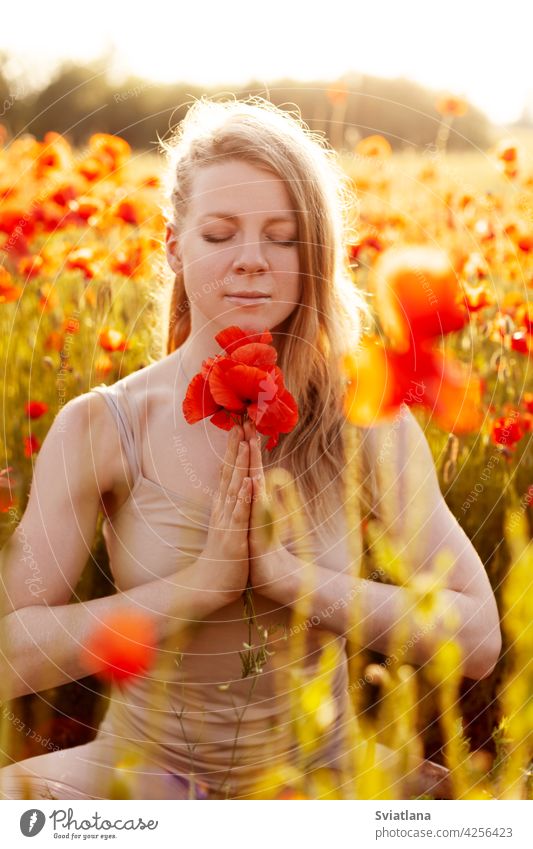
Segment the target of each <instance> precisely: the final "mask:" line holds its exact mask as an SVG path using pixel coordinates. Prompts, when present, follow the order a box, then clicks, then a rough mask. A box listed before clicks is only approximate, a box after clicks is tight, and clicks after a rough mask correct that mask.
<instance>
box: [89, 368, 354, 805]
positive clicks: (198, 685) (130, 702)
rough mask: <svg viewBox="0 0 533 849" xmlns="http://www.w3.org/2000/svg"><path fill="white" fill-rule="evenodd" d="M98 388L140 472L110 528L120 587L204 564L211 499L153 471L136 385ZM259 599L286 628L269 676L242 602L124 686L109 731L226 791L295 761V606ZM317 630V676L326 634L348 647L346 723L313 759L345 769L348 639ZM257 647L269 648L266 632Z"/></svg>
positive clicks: (343, 692) (338, 724)
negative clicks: (291, 632) (248, 646)
mask: <svg viewBox="0 0 533 849" xmlns="http://www.w3.org/2000/svg"><path fill="white" fill-rule="evenodd" d="M91 391H93V392H99V393H100V394H101V395H102V396H103V398H104V399H105V401H106V402H107V404H108V405H109V408H110V410H111V412H112V414H113V416H114V419H115V421H116V424H117V427H118V429H119V432H120V437H121V442H122V446H123V450H124V453H125V455H126V458H127V462H128V463H129V464H130V468H131V472H132V479H133V485H132V488H131V492H130V494H129V497H128V499H127V501H126V502H125V503H124V504H123V505H122V506H121V507H120V508H119V510H118V511H117V512H115V513H114V514H113V516H112V517H111V518H110V519H108V518H106V519H104V523H103V535H104V540H105V544H106V548H107V551H108V555H109V562H110V569H111V571H112V575H113V578H114V582H115V585H116V587H117V590H118V591H125V590H128V589H130V588H131V587H133V586H136V585H139V584H142V583H144V582H147V581H152V580H154V579H156V578H163V577H164V576H165V575H169V574H173V573H176V572H179V570H180V568H183V567H185V566H186V565H188V564H190V563H192V562H194V560H195V559H197V558H198V556H199V555H200V554H201V552H202V550H203V548H204V546H205V541H206V535H207V530H208V527H209V519H210V512H211V504H210V502H209V500H207V501H206V502H205V503H204V504H202V503H200V502H195V501H193V500H192V499H189V498H187V497H184V496H182V495H179V494H178V493H176V492H172V491H170V490H168V489H166V488H164V487H162V486H160V485H159V484H158V483H155V482H154V481H152V480H150V479H148V478H146V477H145V476H144V475H143V472H142V457H141V444H142V443H141V430H140V418H139V414H138V410H137V409H136V406H135V401H134V398H133V396H132V395H131V390H129V391H128V388H127V385H126V382H125V380H121V381H118V382H117V383H115V384H114V385H112V386H106V385H105V384H102V385H100V386H96V387H94V388H93V389H92V390H91ZM307 551H312V547H311V548H308V549H307ZM254 595H255V604H256V614H257V618H258V621H259V623H260V624H261V625H262V626H263V627H264V628H268V627H269V626H279V627H278V629H277V631H274V632H273V633H272V636H271V638H270V639H269V641H268V643H267V648H269V650H272V651H274V655H273V656H272V657H270V658H269V659H268V660H267V662H266V663H265V665H264V668H263V671H262V672H261V673H260V674H259V675H257V676H251V677H247V678H244V679H242V678H241V658H240V656H239V652H241V651H243V643H244V642H245V641H247V640H248V625H247V623H246V622H245V620H244V618H243V603H242V599H239V600H238V601H237V602H235V603H232V604H229V605H227V606H225V607H223V608H221V609H219V610H217V611H216V612H215V613H214V614H212V615H210V616H208V617H207V618H205V619H204V620H202V621H201V622H200V623H196V624H195V625H194V626H190V624H189V625H187V626H186V628H185V630H184V631H183V633H178V634H176V635H175V637H173V638H172V640H173V645H165V647H160V650H159V652H158V660H157V663H156V664H155V665H154V667H152V668H151V669H150V670H149V672H148V673H147V674H145V675H143V676H135V677H133V678H131V679H129V680H128V681H126V682H123V683H121V684H114V685H113V687H112V691H111V697H110V703H109V707H108V711H107V714H106V716H105V719H104V722H103V723H102V725H101V729H102V732H103V731H106V732H110V733H113V734H117V735H119V736H120V737H121V738H126V739H128V740H130V741H131V744H132V746H133V747H143V748H144V750H145V751H146V749H149V750H150V752H151V754H152V755H153V757H154V758H155V759H156V760H158V761H159V762H161V763H164V764H166V765H168V769H169V770H170V771H172V772H182V773H188V774H194V775H195V776H196V777H197V778H198V780H201V781H204V782H205V783H206V784H207V785H208V787H209V788H210V789H213V790H219V789H220V788H221V787H223V789H224V792H226V794H227V793H228V792H229V794H230V795H234V794H242V793H246V791H247V790H249V789H250V788H251V786H252V785H253V783H254V782H255V781H256V780H257V779H258V778H259V777H261V775H263V774H264V772H265V770H266V769H268V768H269V767H273V766H275V765H276V764H277V763H279V762H281V761H282V760H283V761H289V762H292V761H294V762H296V760H295V759H296V757H297V748H298V747H297V745H296V742H295V739H294V730H293V728H291V719H290V710H289V702H290V698H291V688H292V689H294V681H292V682H291V679H290V677H288V674H287V668H286V662H285V661H286V651H287V638H286V637H285V635H286V634H287V631H288V629H289V622H290V614H291V610H290V608H288V607H279V605H276V604H275V603H274V602H271V601H270V600H269V599H267V598H266V597H264V596H261V595H258V594H257V593H256V594H254ZM318 631H322V633H321V634H318V633H317V632H318ZM306 634H307V635H308V637H309V642H308V643H307V644H306V649H305V657H304V658H303V659H302V661H301V663H302V664H303V667H304V669H305V670H306V672H307V671H308V672H309V677H310V678H312V676H313V670H314V669H316V666H317V663H318V660H319V656H320V653H321V649H320V640H317V637H320V638H321V640H322V642H324V636H325V637H326V640H325V643H327V644H334V645H335V646H336V647H337V648H338V652H337V656H338V664H337V665H336V668H335V673H334V679H333V687H332V696H333V699H334V704H335V719H334V721H333V722H332V724H331V725H330V727H329V728H328V730H327V731H326V732H324V735H323V738H322V741H321V746H320V749H319V750H318V751H317V752H316V753H315V756H314V758H313V759H312V765H316V766H319V765H325V764H328V763H329V764H330V765H332V766H334V765H335V764H334V762H335V759H336V758H338V757H339V756H342V753H343V751H344V748H345V746H346V741H345V733H346V732H347V730H348V729H347V725H348V723H349V721H350V719H351V717H352V712H351V703H350V699H349V697H348V694H347V685H348V676H347V659H346V653H345V645H346V640H345V638H344V637H339V636H338V635H336V634H335V633H334V632H332V631H326V630H325V629H319V628H310V629H309V631H307V632H306ZM289 639H290V637H289ZM254 642H255V643H256V646H259V645H260V643H259V641H258V637H257V636H256V637H255V638H254ZM284 659H285V660H284ZM292 697H293V698H294V693H292ZM298 757H299V755H298Z"/></svg>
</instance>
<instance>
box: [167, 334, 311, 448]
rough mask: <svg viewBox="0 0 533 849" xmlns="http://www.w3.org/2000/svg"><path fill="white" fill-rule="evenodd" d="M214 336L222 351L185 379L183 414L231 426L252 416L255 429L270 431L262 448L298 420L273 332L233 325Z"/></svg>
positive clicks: (189, 419) (273, 443)
mask: <svg viewBox="0 0 533 849" xmlns="http://www.w3.org/2000/svg"><path fill="white" fill-rule="evenodd" d="M215 339H216V341H217V342H218V344H219V345H220V346H221V348H223V349H224V353H223V354H217V355H216V356H215V357H208V358H207V359H206V360H204V361H203V362H202V370H201V372H200V373H199V374H196V375H195V376H194V377H193V379H192V380H191V382H190V383H189V386H188V388H187V392H186V394H185V398H184V400H183V415H184V416H185V420H186V421H187V422H188V423H189V424H195V423H196V422H198V421H200V420H201V419H205V418H207V417H208V416H210V420H211V421H212V422H213V424H214V425H216V426H217V427H220V428H222V429H223V430H231V429H232V428H233V427H234V426H235V425H239V424H240V425H243V424H244V421H245V419H246V418H250V419H251V420H252V421H253V422H254V423H255V426H256V429H257V431H258V433H262V434H263V435H264V436H268V437H269V440H268V442H267V444H266V448H267V449H268V450H269V451H271V450H272V449H273V448H275V446H276V445H277V444H278V441H279V435H280V433H290V431H291V430H293V428H294V427H295V425H296V423H297V421H298V407H297V404H296V401H295V400H294V398H293V396H292V395H291V393H290V392H289V390H288V389H287V388H286V386H285V383H284V380H283V373H282V371H281V369H280V368H279V366H277V365H276V360H277V356H278V354H277V351H276V349H275V348H274V347H273V345H272V344H271V342H272V334H271V333H270V331H268V330H265V331H263V332H262V333H246V332H245V331H244V330H241V328H240V327H237V326H235V325H232V326H231V327H226V328H225V329H224V330H222V331H221V332H220V333H217V335H216V336H215Z"/></svg>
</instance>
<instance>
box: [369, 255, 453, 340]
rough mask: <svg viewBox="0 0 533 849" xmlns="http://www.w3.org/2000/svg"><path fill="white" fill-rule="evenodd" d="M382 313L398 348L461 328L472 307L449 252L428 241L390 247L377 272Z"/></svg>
mask: <svg viewBox="0 0 533 849" xmlns="http://www.w3.org/2000/svg"><path fill="white" fill-rule="evenodd" d="M373 277H374V287H375V292H376V311H377V314H378V317H379V320H380V322H381V325H382V327H383V330H384V332H385V334H386V335H387V336H388V338H389V340H390V342H391V343H392V346H393V347H394V348H395V349H396V350H397V351H407V350H408V349H409V348H410V347H413V346H415V345H417V344H418V343H419V342H420V341H424V340H426V339H433V338H437V337H440V336H442V335H444V334H447V333H451V332H453V331H455V330H460V329H461V328H462V327H463V326H464V325H465V324H467V323H468V311H467V310H466V308H465V303H464V298H463V295H462V292H461V289H460V286H459V282H458V280H457V276H456V273H455V271H454V268H453V265H452V263H451V260H450V257H449V256H448V254H447V253H446V251H444V250H441V249H439V248H432V247H428V246H427V245H407V246H405V247H398V248H389V249H388V250H386V251H385V252H384V253H382V254H381V255H380V257H379V259H378V261H377V263H376V265H375V267H374V271H373Z"/></svg>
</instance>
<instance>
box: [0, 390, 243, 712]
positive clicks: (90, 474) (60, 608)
mask: <svg viewBox="0 0 533 849" xmlns="http://www.w3.org/2000/svg"><path fill="white" fill-rule="evenodd" d="M106 416H108V413H107V411H105V410H104V407H103V404H102V403H101V399H100V398H99V397H98V396H96V395H95V394H89V393H87V394H86V395H82V396H80V397H78V398H75V399H73V400H72V401H70V402H69V403H68V404H66V405H65V407H64V408H63V409H62V410H61V411H60V413H59V414H58V415H57V416H56V418H55V420H54V422H53V424H52V426H51V428H50V430H49V432H48V434H47V436H46V439H45V440H44V442H43V445H42V447H41V450H40V452H39V454H38V456H37V460H36V464H35V469H34V476H33V481H32V487H31V491H30V498H29V500H28V505H27V508H26V511H25V513H24V515H23V517H22V519H21V521H20V523H19V524H18V526H17V528H16V529H15V531H14V533H13V534H12V536H11V537H10V539H9V540H8V541H7V543H6V544H5V545H4V547H3V549H2V551H1V552H0V612H1V614H2V618H1V620H0V687H1V688H2V692H1V694H0V698H1V699H2V700H5V699H7V698H15V697H17V696H21V695H24V694H26V693H29V692H35V691H38V690H42V689H46V688H48V687H53V686H57V685H60V684H63V683H66V682H68V681H71V680H73V679H78V678H81V677H84V676H85V675H88V674H90V673H91V672H96V671H98V666H97V664H98V661H97V659H96V658H95V666H94V667H93V669H88V668H87V666H85V665H83V666H82V664H81V662H80V649H81V646H82V644H83V643H84V642H85V640H86V638H87V637H88V635H89V632H90V631H91V630H92V629H93V628H94V627H95V626H96V625H97V624H98V622H99V620H100V618H101V617H102V616H103V615H105V614H107V613H108V612H111V611H112V610H116V609H119V608H123V607H124V606H132V607H136V608H137V609H142V610H143V611H144V612H146V613H150V614H152V615H153V617H154V622H155V625H156V628H157V632H158V635H159V637H160V638H161V639H162V640H163V639H164V638H165V637H167V636H169V635H170V634H171V633H173V632H176V631H178V630H180V629H181V628H182V627H185V626H186V624H187V623H188V622H190V621H191V620H197V619H202V618H203V617H205V616H207V615H209V614H210V613H212V612H214V611H215V610H217V609H218V608H220V607H222V606H224V604H228V603H229V602H230V601H232V600H233V595H232V593H230V592H226V591H225V588H224V586H222V585H221V584H220V581H217V584H216V588H215V585H214V582H213V581H212V580H210V577H211V576H212V574H213V572H217V574H219V573H220V570H214V569H213V564H212V562H211V563H210V562H208V561H207V560H204V559H203V558H202V557H200V558H199V559H198V560H197V561H195V562H194V563H192V564H191V565H190V566H189V567H187V568H185V569H183V570H181V571H180V572H179V573H173V574H171V575H169V576H167V577H164V578H161V579H156V580H154V581H150V582H147V583H145V584H142V585H140V586H137V587H134V588H132V589H131V590H129V591H128V592H121V593H118V594H117V595H112V596H108V597H106V598H100V599H94V600H91V601H88V602H83V603H74V604H69V603H68V602H69V600H70V598H71V596H72V592H73V590H74V587H75V586H76V583H77V581H78V579H79V577H80V575H81V573H82V571H83V569H84V567H85V564H86V562H87V559H88V557H89V555H90V550H91V545H92V541H93V538H94V533H95V530H96V522H97V518H98V511H99V507H100V498H101V495H102V493H104V492H107V491H110V490H111V489H112V486H113V479H112V474H113V472H112V470H113V468H116V461H115V462H113V457H116V456H118V454H117V452H119V453H120V444H119V437H118V432H117V433H116V436H114V437H113V438H111V439H110V430H109V421H108V420H107V419H106ZM206 587H209V588H210V589H206Z"/></svg>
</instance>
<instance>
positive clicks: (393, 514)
mask: <svg viewBox="0 0 533 849" xmlns="http://www.w3.org/2000/svg"><path fill="white" fill-rule="evenodd" d="M373 461H374V468H375V469H376V470H377V474H378V478H379V482H380V486H379V490H380V493H381V499H380V501H379V503H378V505H377V513H378V515H379V517H380V519H381V521H382V522H383V527H384V530H385V531H386V532H387V533H388V534H389V535H390V538H391V540H392V541H393V542H394V545H395V548H394V551H395V553H397V554H399V555H400V556H402V557H404V558H405V560H406V562H407V563H408V564H409V566H410V568H411V570H412V572H414V576H413V577H415V578H417V577H419V576H423V575H424V573H425V572H426V573H427V572H428V571H429V570H431V568H432V566H433V565H434V561H435V558H436V556H437V555H438V553H439V551H440V550H441V549H446V550H448V551H449V552H450V553H451V555H452V557H453V568H451V569H450V570H449V572H448V574H447V576H446V578H445V585H444V588H443V589H442V590H441V593H440V610H441V611H442V614H440V615H438V616H436V617H435V619H434V621H432V622H431V627H426V628H424V627H421V626H420V625H419V624H418V623H417V620H416V617H415V616H414V612H413V610H412V609H411V604H412V601H411V600H412V596H410V595H409V593H408V591H406V589H405V588H403V587H402V586H394V585H390V584H379V583H376V582H374V581H368V580H365V579H361V578H354V577H353V576H352V575H350V574H349V573H348V572H347V571H344V572H343V571H340V572H332V571H331V570H329V569H326V568H323V567H320V566H319V565H318V564H316V565H315V568H316V569H317V572H316V578H315V586H316V589H315V591H314V593H313V597H312V600H311V605H312V606H311V611H310V613H309V620H310V622H311V624H316V625H317V626H320V627H323V628H327V629H329V630H331V631H333V632H335V633H337V634H339V635H343V636H344V635H347V634H348V629H349V627H350V609H351V608H352V609H353V607H354V601H355V604H356V609H357V610H358V611H359V615H360V616H361V617H362V619H361V628H362V634H361V637H362V641H363V643H364V645H366V646H368V647H371V648H374V649H376V650H378V651H381V652H383V653H388V652H391V651H393V650H394V648H393V646H392V645H391V641H390V637H391V632H392V631H393V630H394V628H395V627H396V626H397V624H398V622H400V621H401V622H402V624H403V626H404V633H405V634H406V641H405V643H403V644H402V646H401V649H402V654H401V657H402V660H403V661H404V662H407V663H408V662H411V663H416V664H423V663H425V662H426V661H427V660H428V659H429V658H430V657H431V655H432V654H433V652H434V649H435V646H436V644H437V643H438V641H439V639H440V638H441V637H442V636H443V634H444V633H447V634H449V633H450V630H449V627H448V626H447V625H446V624H445V621H444V620H445V618H446V616H447V614H448V613H449V612H450V611H452V610H453V611H454V612H455V614H456V620H457V625H456V627H455V630H454V633H453V634H452V636H453V637H454V639H456V641H457V642H458V643H459V645H460V646H461V648H462V652H463V673H464V674H465V675H466V676H468V677H471V678H475V679H477V678H483V677H485V676H486V675H488V674H490V672H491V671H492V669H493V668H494V666H495V664H496V661H497V659H498V656H499V653H500V650H501V632H500V624H499V616H498V611H497V607H496V602H495V599H494V595H493V592H492V588H491V586H490V583H489V580H488V578H487V574H486V572H485V569H484V566H483V563H482V562H481V560H480V558H479V556H478V554H477V552H476V551H475V549H474V547H473V545H472V543H471V542H470V540H469V539H468V537H467V535H466V534H465V532H464V531H463V530H462V528H461V527H460V525H459V524H458V522H457V520H456V519H455V517H454V516H453V514H452V513H451V511H450V510H449V508H448V506H447V504H446V502H445V501H444V498H443V497H442V494H441V492H440V488H439V484H438V479H437V475H436V470H435V466H434V463H433V458H432V455H431V452H430V449H429V446H428V444H427V442H426V439H425V437H424V434H423V432H422V430H421V428H420V426H419V425H418V423H417V421H416V419H415V418H414V416H413V415H412V414H411V413H410V412H408V413H407V415H405V416H404V418H403V419H402V421H401V422H396V427H395V428H394V426H393V427H392V429H390V430H388V429H387V428H382V429H381V433H380V437H379V438H378V439H377V440H376V445H375V449H374V457H373ZM304 569H305V564H304V563H303V561H301V560H299V559H298V558H296V557H294V556H293V555H292V554H290V552H288V551H286V550H284V551H282V552H281V554H279V555H278V553H276V562H275V563H274V562H273V563H272V566H271V570H270V572H271V575H272V580H271V582H270V584H269V585H268V587H267V588H265V589H264V590H262V592H264V593H265V595H268V596H269V597H270V598H272V599H273V600H274V601H277V602H278V603H281V604H287V605H290V606H295V605H296V604H297V603H298V600H299V599H300V598H301V592H302V587H303V586H304V583H303V576H304V574H305V573H304ZM313 617H315V618H314V619H313ZM399 648H400V647H399Z"/></svg>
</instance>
